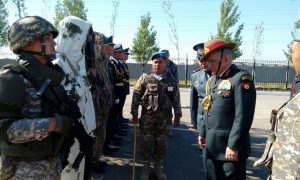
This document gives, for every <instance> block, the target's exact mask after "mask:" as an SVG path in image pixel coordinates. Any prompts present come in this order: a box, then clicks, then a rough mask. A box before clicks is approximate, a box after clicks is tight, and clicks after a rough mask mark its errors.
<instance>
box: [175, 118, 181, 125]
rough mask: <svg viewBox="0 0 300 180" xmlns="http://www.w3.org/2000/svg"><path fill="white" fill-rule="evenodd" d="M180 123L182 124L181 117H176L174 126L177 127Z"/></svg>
mask: <svg viewBox="0 0 300 180" xmlns="http://www.w3.org/2000/svg"><path fill="white" fill-rule="evenodd" d="M179 124H180V118H176V117H175V118H174V126H175V127H176V126H179Z"/></svg>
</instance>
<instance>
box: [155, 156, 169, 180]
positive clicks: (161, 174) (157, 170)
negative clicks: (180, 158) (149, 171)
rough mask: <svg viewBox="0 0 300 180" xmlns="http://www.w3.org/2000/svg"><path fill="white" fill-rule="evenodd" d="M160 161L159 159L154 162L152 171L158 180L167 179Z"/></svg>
mask: <svg viewBox="0 0 300 180" xmlns="http://www.w3.org/2000/svg"><path fill="white" fill-rule="evenodd" d="M162 162H163V161H159V160H158V161H155V162H154V173H155V175H156V176H157V178H158V179H159V180H167V175H166V174H164V172H163V171H162Z"/></svg>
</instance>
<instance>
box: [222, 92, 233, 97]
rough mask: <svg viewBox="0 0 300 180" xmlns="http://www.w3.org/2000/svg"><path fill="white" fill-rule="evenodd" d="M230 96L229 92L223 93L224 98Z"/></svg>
mask: <svg viewBox="0 0 300 180" xmlns="http://www.w3.org/2000/svg"><path fill="white" fill-rule="evenodd" d="M230 94H231V91H224V92H223V95H224V97H228V96H230Z"/></svg>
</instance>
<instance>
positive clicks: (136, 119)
mask: <svg viewBox="0 0 300 180" xmlns="http://www.w3.org/2000/svg"><path fill="white" fill-rule="evenodd" d="M132 123H133V124H137V123H139V117H138V116H132Z"/></svg>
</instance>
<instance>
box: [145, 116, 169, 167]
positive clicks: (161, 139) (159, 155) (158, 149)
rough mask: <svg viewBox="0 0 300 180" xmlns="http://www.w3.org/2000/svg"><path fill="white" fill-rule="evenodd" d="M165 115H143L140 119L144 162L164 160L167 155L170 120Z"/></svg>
mask: <svg viewBox="0 0 300 180" xmlns="http://www.w3.org/2000/svg"><path fill="white" fill-rule="evenodd" d="M169 118H171V117H170V116H166V115H165V114H163V113H151V112H144V113H142V116H141V119H140V133H141V143H140V149H141V156H142V159H143V161H151V160H153V159H154V160H162V159H163V158H164V156H165V154H166V143H167V135H168V130H169V129H168V119H169Z"/></svg>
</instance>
